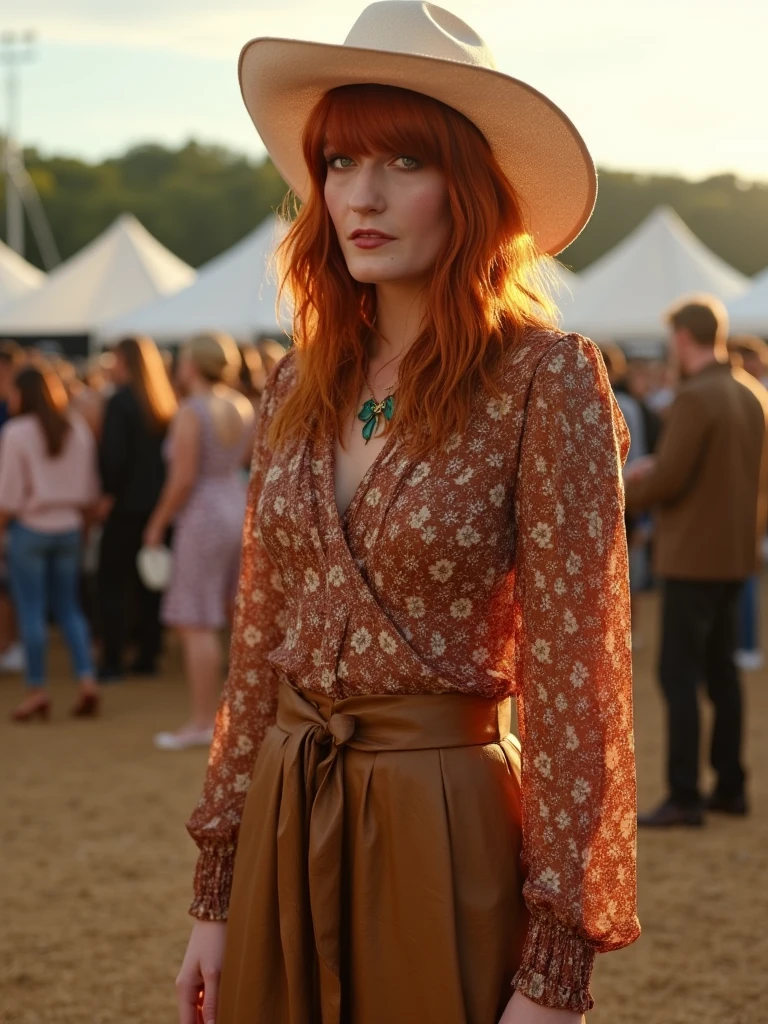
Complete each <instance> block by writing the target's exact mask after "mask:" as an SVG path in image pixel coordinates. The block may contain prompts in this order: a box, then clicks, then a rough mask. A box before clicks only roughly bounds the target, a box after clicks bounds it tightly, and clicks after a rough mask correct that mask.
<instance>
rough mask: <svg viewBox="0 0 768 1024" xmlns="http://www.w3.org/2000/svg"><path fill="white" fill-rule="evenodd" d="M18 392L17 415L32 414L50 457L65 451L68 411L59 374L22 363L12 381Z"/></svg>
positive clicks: (67, 401)
mask: <svg viewBox="0 0 768 1024" xmlns="http://www.w3.org/2000/svg"><path fill="white" fill-rule="evenodd" d="M14 383H15V384H16V389H17V390H18V392H19V398H20V404H19V412H18V415H19V416H27V415H31V416H34V417H35V418H36V419H37V421H38V423H39V424H40V426H41V428H42V431H43V435H44V436H45V447H46V449H47V450H48V454H49V455H50V456H51V458H57V457H58V456H59V455H61V453H62V451H63V450H64V442H65V441H66V439H67V436H68V435H69V431H70V430H71V424H70V422H69V416H68V415H67V410H68V407H69V399H68V398H67V392H66V389H65V387H64V385H63V384H62V382H61V380H60V379H59V377H58V376H57V375H56V374H55V373H54V372H53V370H52V369H51V368H50V367H48V366H46V365H44V364H41V365H39V366H25V367H23V369H21V370H19V372H18V373H17V374H16V379H15V381H14Z"/></svg>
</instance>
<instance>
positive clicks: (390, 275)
mask: <svg viewBox="0 0 768 1024" xmlns="http://www.w3.org/2000/svg"><path fill="white" fill-rule="evenodd" d="M347 270H348V271H349V273H350V275H351V276H352V277H353V278H354V279H355V281H358V282H359V283H360V284H385V283H387V282H388V281H403V280H406V281H407V280H409V279H410V278H411V277H418V276H419V275H418V274H411V273H409V272H408V269H407V268H404V267H398V266H395V265H393V264H392V262H391V261H387V262H385V261H383V260H382V261H381V262H380V263H379V262H377V261H375V260H368V261H365V262H363V261H362V260H350V262H349V263H347Z"/></svg>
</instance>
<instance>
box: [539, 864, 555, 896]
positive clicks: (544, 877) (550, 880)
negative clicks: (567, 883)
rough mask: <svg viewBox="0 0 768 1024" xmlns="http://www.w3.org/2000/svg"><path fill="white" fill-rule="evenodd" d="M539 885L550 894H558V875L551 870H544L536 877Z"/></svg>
mask: <svg viewBox="0 0 768 1024" xmlns="http://www.w3.org/2000/svg"><path fill="white" fill-rule="evenodd" d="M538 883H539V885H542V886H544V888H545V889H550V890H551V891H552V892H560V875H559V874H558V873H557V872H556V871H555V870H554V869H553V868H546V869H545V870H544V871H542V872H541V874H540V875H539V877H538Z"/></svg>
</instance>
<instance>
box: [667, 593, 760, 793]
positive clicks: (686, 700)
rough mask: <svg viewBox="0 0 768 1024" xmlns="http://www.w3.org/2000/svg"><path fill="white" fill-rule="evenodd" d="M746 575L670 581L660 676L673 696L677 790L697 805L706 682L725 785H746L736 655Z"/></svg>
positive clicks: (671, 770) (722, 789) (723, 788)
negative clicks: (734, 579)
mask: <svg viewBox="0 0 768 1024" xmlns="http://www.w3.org/2000/svg"><path fill="white" fill-rule="evenodd" d="M742 586H743V583H742V582H740V581H739V582H730V581H727V582H720V581H711V582H710V581H699V580H666V581H665V583H664V594H663V611H662V641H661V662H660V666H659V676H660V679H661V688H662V690H663V691H664V696H665V698H666V702H667V712H668V714H667V749H668V761H667V778H668V784H669V795H670V796H671V798H672V799H673V800H675V801H676V802H677V803H680V804H686V805H690V804H696V803H698V802H699V801H700V799H701V795H700V791H699V781H698V779H699V705H698V689H699V686H700V684H701V683H702V682H703V683H706V686H707V692H708V694H709V699H710V700H711V701H712V704H713V705H714V710H715V724H714V729H713V732H712V743H711V747H710V763H711V764H712V767H713V769H714V770H715V773H716V776H717V790H718V792H719V793H722V794H723V795H728V796H735V795H738V794H740V793H741V792H742V791H743V789H744V769H743V768H742V765H741V742H742V694H741V682H740V679H739V673H738V669H737V667H736V663H735V661H734V653H735V651H736V639H737V631H738V610H739V597H740V594H741V589H742Z"/></svg>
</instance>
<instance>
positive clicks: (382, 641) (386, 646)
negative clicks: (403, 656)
mask: <svg viewBox="0 0 768 1024" xmlns="http://www.w3.org/2000/svg"><path fill="white" fill-rule="evenodd" d="M379 647H380V648H381V649H382V651H384V653H385V654H394V653H395V652H396V651H397V641H396V640H395V638H394V637H393V636H392V634H391V633H387V631H386V630H384V629H382V631H381V632H380V633H379Z"/></svg>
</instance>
